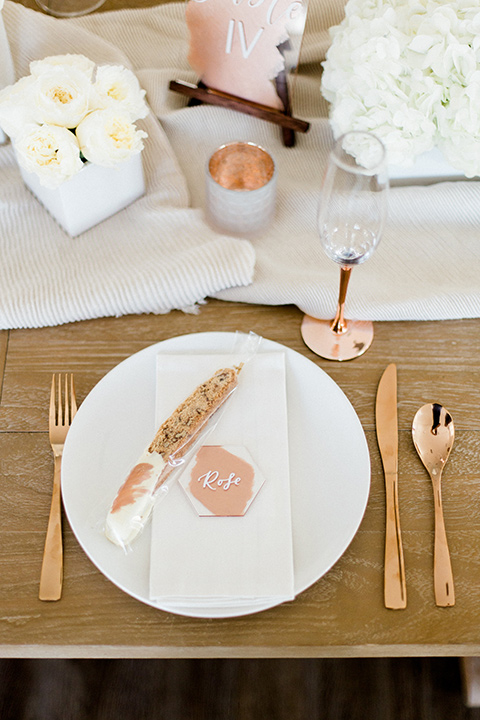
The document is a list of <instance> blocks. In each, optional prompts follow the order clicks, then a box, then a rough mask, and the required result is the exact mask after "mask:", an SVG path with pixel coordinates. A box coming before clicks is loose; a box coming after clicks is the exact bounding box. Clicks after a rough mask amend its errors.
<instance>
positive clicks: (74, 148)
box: [15, 125, 83, 188]
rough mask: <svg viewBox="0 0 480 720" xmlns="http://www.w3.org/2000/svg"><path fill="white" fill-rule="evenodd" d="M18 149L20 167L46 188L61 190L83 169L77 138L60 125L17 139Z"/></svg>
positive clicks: (35, 131) (16, 145)
mask: <svg viewBox="0 0 480 720" xmlns="http://www.w3.org/2000/svg"><path fill="white" fill-rule="evenodd" d="M15 149H16V151H17V158H18V162H19V163H20V165H21V166H22V167H23V168H24V169H25V170H26V171H27V172H33V173H36V174H37V175H38V177H39V179H40V182H41V183H42V185H44V186H46V187H50V188H56V187H58V186H59V185H61V183H62V182H64V181H65V180H68V179H69V178H71V177H72V176H73V175H75V173H77V172H78V171H79V170H81V168H82V167H83V163H82V161H81V159H80V153H79V147H78V142H77V139H76V137H75V135H74V134H73V133H72V132H70V131H69V130H67V129H66V128H62V127H58V126H56V125H41V126H40V127H37V126H34V127H32V128H31V129H30V130H28V129H27V130H26V131H25V132H24V133H23V135H20V136H19V137H17V139H16V141H15Z"/></svg>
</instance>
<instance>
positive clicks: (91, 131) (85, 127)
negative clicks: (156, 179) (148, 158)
mask: <svg viewBox="0 0 480 720" xmlns="http://www.w3.org/2000/svg"><path fill="white" fill-rule="evenodd" d="M76 134H77V139H78V143H79V145H80V149H81V152H82V154H83V155H84V156H85V158H86V159H87V160H90V161H91V162H93V163H96V164H97V165H103V166H105V167H114V166H116V165H118V164H119V163H122V162H124V161H125V160H127V159H128V158H130V157H131V156H132V155H136V154H137V153H139V152H141V151H142V149H143V138H145V137H147V134H146V133H145V132H143V130H137V128H136V127H135V125H134V124H133V123H132V122H131V121H130V116H129V115H128V114H126V113H119V112H116V111H115V110H111V109H106V110H95V111H94V112H92V113H90V114H89V115H87V117H86V118H85V119H84V120H83V121H82V122H81V123H80V125H79V126H78V127H77V131H76Z"/></svg>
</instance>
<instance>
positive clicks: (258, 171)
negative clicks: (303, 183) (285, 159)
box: [206, 142, 277, 236]
mask: <svg viewBox="0 0 480 720" xmlns="http://www.w3.org/2000/svg"><path fill="white" fill-rule="evenodd" d="M276 184H277V171H276V167H275V162H274V160H273V158H272V156H271V155H270V154H269V153H268V152H267V151H266V150H264V149H263V148H262V147H260V146H259V145H255V144H254V143H251V142H233V143H228V144H226V145H222V146H221V147H219V148H217V150H215V152H214V153H213V154H212V156H211V157H210V159H209V161H208V164H207V172H206V215H207V220H208V221H209V223H210V225H211V226H212V227H213V228H214V229H215V230H218V231H220V232H226V233H229V234H233V235H241V236H250V235H255V234H259V233H261V232H262V231H264V230H265V229H266V228H267V227H268V225H269V224H270V222H271V220H272V218H273V214H274V212H275V197H276Z"/></svg>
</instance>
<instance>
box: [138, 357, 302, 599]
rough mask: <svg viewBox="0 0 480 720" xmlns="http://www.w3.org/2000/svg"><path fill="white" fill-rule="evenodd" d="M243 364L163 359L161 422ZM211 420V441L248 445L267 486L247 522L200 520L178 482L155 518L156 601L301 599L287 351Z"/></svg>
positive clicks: (243, 375)
mask: <svg viewBox="0 0 480 720" xmlns="http://www.w3.org/2000/svg"><path fill="white" fill-rule="evenodd" d="M233 363H234V360H233V357H232V356H226V355H168V354H162V355H159V356H158V364H157V420H158V424H160V423H161V422H162V420H163V419H165V418H166V417H168V415H169V414H170V413H171V412H173V410H174V409H175V408H176V407H177V406H178V404H179V403H180V402H181V401H182V400H183V399H184V398H185V397H186V396H187V395H188V394H189V393H190V392H191V391H193V390H194V389H195V387H196V386H197V385H199V384H200V383H201V382H203V381H205V380H206V379H208V378H209V377H210V376H211V375H213V373H214V372H215V371H216V370H218V369H219V368H222V367H228V366H231V365H232V364H233ZM210 422H211V429H209V430H208V432H207V436H206V437H205V438H202V440H201V444H208V445H224V446H225V445H228V446H231V445H236V446H238V445H243V446H245V447H246V448H247V449H248V451H249V453H250V455H251V456H252V458H253V460H254V462H255V463H256V465H257V466H258V467H259V469H260V470H261V472H262V474H263V475H264V477H265V482H264V484H263V486H262V487H261V489H260V491H259V493H258V495H257V496H256V497H255V499H254V500H253V502H252V504H251V505H250V507H249V508H248V510H247V512H246V514H245V515H244V516H242V517H218V516H216V517H200V516H199V515H198V514H197V512H196V510H195V509H194V507H193V505H192V503H191V501H190V499H189V498H188V497H187V495H186V493H185V491H184V489H183V488H182V487H181V485H180V482H179V479H178V478H176V479H175V481H174V482H173V483H172V485H171V487H170V488H169V491H168V493H167V495H166V496H165V497H164V498H163V499H161V500H160V501H159V502H158V503H157V505H156V506H155V508H154V512H153V521H152V546H151V563H150V597H151V599H152V600H155V601H157V602H167V603H168V604H169V605H170V606H172V605H174V606H175V607H178V608H179V609H181V608H196V607H219V606H220V607H230V606H232V607H233V606H235V607H237V606H240V607H241V606H242V605H248V604H250V603H251V602H252V600H253V601H255V600H258V599H260V600H265V601H270V600H271V601H274V602H276V603H279V602H283V601H286V600H292V599H293V597H294V584H293V549H292V528H291V510H290V482H289V459H288V426H287V405H286V386H285V356H284V354H283V353H281V352H278V353H277V352H273V353H258V354H257V355H256V356H255V357H254V358H253V359H251V360H250V361H249V362H247V363H246V364H245V366H244V367H243V368H242V370H241V372H240V375H239V384H238V387H237V388H236V390H235V391H234V393H233V395H232V396H231V397H230V398H229V399H228V401H227V402H226V404H225V405H224V407H223V409H222V410H221V411H220V413H219V417H218V418H217V419H212V420H211V421H210ZM186 464H188V463H186Z"/></svg>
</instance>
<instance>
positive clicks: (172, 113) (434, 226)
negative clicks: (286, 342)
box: [0, 0, 480, 327]
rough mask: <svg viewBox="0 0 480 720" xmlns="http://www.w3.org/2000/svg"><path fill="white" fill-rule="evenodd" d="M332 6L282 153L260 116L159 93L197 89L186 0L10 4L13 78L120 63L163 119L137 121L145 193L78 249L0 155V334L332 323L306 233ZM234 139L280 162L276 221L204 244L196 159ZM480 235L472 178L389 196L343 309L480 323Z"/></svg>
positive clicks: (335, 16)
mask: <svg viewBox="0 0 480 720" xmlns="http://www.w3.org/2000/svg"><path fill="white" fill-rule="evenodd" d="M343 7H344V3H343V2H335V1H334V0H327V1H325V2H321V3H320V2H319V1H318V0H311V1H310V8H309V19H308V23H307V32H306V36H305V39H304V46H303V51H302V65H301V72H300V75H299V77H298V78H297V81H296V86H295V95H294V99H293V105H294V114H295V115H296V116H297V117H300V118H303V119H306V120H309V121H311V124H312V125H311V129H310V131H309V132H308V133H307V134H305V135H302V134H298V135H297V144H296V147H295V148H285V147H283V145H282V142H281V135H280V131H279V129H278V128H277V127H275V126H273V125H270V124H269V123H266V122H264V121H261V120H256V119H254V118H251V117H247V116H244V115H241V114H239V113H234V112H232V111H229V110H225V109H221V108H216V107H212V106H206V105H205V106H198V107H194V108H187V107H186V101H185V98H183V97H181V96H180V95H177V94H175V93H172V92H170V91H169V90H168V83H169V81H170V80H171V79H184V80H189V81H192V82H195V81H196V78H195V76H194V74H193V73H192V71H191V70H190V69H189V67H188V64H187V61H186V55H187V32H186V27H185V23H184V19H183V13H184V5H183V3H180V4H177V3H172V4H168V5H161V6H158V7H155V8H148V9H143V10H122V11H116V12H110V13H107V12H105V13H95V14H93V15H90V16H86V17H83V18H76V19H72V20H56V19H53V18H50V17H47V16H45V15H42V14H40V13H37V12H35V11H30V10H27V9H25V8H23V7H21V6H19V5H15V4H13V3H11V2H9V0H7V1H6V3H5V7H4V10H3V14H4V19H5V25H6V28H7V32H8V34H9V37H10V42H11V44H12V51H13V55H14V60H15V65H16V71H17V77H19V76H21V75H23V74H26V73H27V72H28V62H29V61H30V60H31V59H33V58H40V57H43V56H45V55H48V54H57V53H63V52H83V53H84V54H86V55H88V56H89V57H91V58H92V59H93V60H95V61H97V62H120V63H123V64H125V65H129V66H130V67H131V68H132V69H133V70H134V71H135V72H136V74H137V76H138V78H139V80H140V83H141V85H142V86H143V87H144V88H145V89H146V90H147V98H148V101H149V104H150V106H151V108H152V109H153V111H154V114H155V115H156V116H157V117H158V118H159V119H160V122H161V125H159V124H158V123H156V121H155V120H154V118H153V117H150V118H148V119H147V121H146V122H145V127H146V129H147V131H148V132H149V133H150V141H149V142H150V147H149V148H148V147H147V150H146V152H145V158H144V160H145V166H146V172H147V182H148V192H147V196H146V197H145V198H143V199H141V200H139V201H137V203H135V204H134V205H133V206H131V207H130V208H128V209H126V210H125V211H122V213H121V214H120V215H119V216H116V217H114V218H110V219H109V220H107V221H105V222H104V223H102V224H101V225H99V226H98V227H97V228H95V229H92V230H91V231H89V232H87V233H85V234H84V235H82V236H80V237H79V238H76V239H75V240H71V239H69V238H68V237H66V236H65V234H64V233H63V232H62V231H61V230H59V229H58V228H57V226H56V224H55V223H54V221H53V220H51V218H49V217H48V215H47V214H46V213H45V211H43V209H42V208H41V207H38V206H37V204H36V203H35V201H34V200H33V199H32V197H31V196H30V195H29V193H28V192H27V191H26V190H25V189H24V188H23V186H22V184H21V182H20V179H19V175H18V170H17V168H16V166H15V163H14V161H13V157H12V154H11V148H9V147H7V148H5V147H4V148H0V167H1V177H0V228H1V237H0V242H1V243H2V247H3V252H2V262H1V267H0V278H1V282H0V288H1V289H0V326H1V327H19V326H38V325H50V324H56V323H61V322H66V321H69V320H77V319H81V318H88V317H96V316H100V315H120V314H123V313H129V312H149V311H151V312H165V311H168V310H169V309H170V308H174V307H181V308H185V309H187V308H189V307H190V308H193V307H194V306H195V304H196V303H199V302H201V301H202V299H203V298H205V297H207V296H217V297H220V298H223V299H225V300H232V301H234V300H239V301H245V302H258V303H267V304H286V303H294V304H296V305H298V306H299V307H300V309H301V310H303V311H305V312H309V313H311V314H313V315H316V316H318V317H329V316H331V315H332V311H333V309H334V306H335V303H336V294H337V283H338V267H336V266H335V265H334V263H332V262H331V261H330V260H328V259H327V257H326V256H325V255H324V253H323V250H322V249H321V247H320V243H319V241H318V239H317V235H316V230H315V215H316V208H317V203H318V196H319V187H320V182H321V176H322V171H323V167H324V164H325V158H326V154H327V150H328V147H329V143H330V131H329V127H328V122H327V120H326V113H327V106H326V103H325V101H323V99H322V98H321V95H320V91H319V84H320V62H321V60H322V59H323V57H324V55H325V52H326V49H327V48H328V43H329V36H328V31H327V28H328V27H330V26H331V25H332V24H335V23H336V22H339V21H340V19H341V18H342V15H343ZM231 140H251V141H254V142H258V143H260V144H261V145H263V146H264V147H266V148H267V149H268V150H269V151H270V152H271V153H272V154H273V155H274V157H275V159H276V161H277V164H278V170H279V182H278V202H277V213H276V218H275V221H274V223H273V225H272V226H271V228H270V229H269V231H268V232H267V233H266V234H265V235H263V236H262V237H259V238H256V239H255V240H253V241H251V242H247V241H241V240H237V239H234V238H226V237H224V236H219V235H216V234H215V233H213V232H212V231H210V230H209V228H208V227H207V226H206V225H205V224H204V223H203V220H202V218H203V202H204V167H205V162H206V159H207V158H208V156H209V154H210V153H211V151H213V150H214V149H215V148H216V147H217V146H218V145H220V144H222V143H224V142H228V141H231ZM188 196H189V200H188ZM188 203H190V206H189V207H187V206H188ZM479 236H480V188H479V185H478V183H477V182H455V183H441V184H438V185H434V186H429V187H406V188H395V189H392V192H391V193H390V210H389V220H388V224H387V228H386V231H385V233H384V237H383V239H382V242H381V243H380V245H379V247H378V249H377V251H376V253H375V254H374V255H373V257H372V258H371V259H370V260H369V261H368V262H367V263H366V264H365V265H363V266H361V267H358V268H356V269H355V270H354V273H353V278H352V282H351V284H350V288H349V296H348V299H347V305H348V308H347V309H348V314H349V316H355V317H358V318H370V319H373V320H396V319H398V320H409V319H442V318H460V317H478V316H480V281H479V277H480V252H479V249H478V248H479V244H480V237H479ZM57 254H58V256H57ZM52 260H53V263H52Z"/></svg>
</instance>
